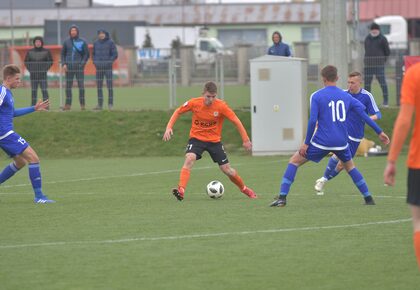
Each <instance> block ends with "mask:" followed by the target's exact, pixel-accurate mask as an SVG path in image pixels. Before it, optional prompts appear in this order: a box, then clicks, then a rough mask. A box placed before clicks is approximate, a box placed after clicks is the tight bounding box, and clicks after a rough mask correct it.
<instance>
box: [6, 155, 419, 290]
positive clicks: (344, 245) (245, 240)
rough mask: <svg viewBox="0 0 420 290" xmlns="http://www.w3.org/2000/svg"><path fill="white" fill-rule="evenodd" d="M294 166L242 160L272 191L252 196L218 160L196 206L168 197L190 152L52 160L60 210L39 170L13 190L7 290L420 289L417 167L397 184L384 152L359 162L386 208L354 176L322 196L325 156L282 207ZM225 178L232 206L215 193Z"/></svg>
mask: <svg viewBox="0 0 420 290" xmlns="http://www.w3.org/2000/svg"><path fill="white" fill-rule="evenodd" d="M287 159H288V158H287V157H258V158H256V157H249V156H236V155H231V156H230V160H231V163H232V165H233V167H234V168H236V169H238V171H239V173H240V175H241V176H242V177H243V178H244V180H245V181H246V183H247V184H248V185H249V186H251V187H253V188H254V189H255V190H256V191H257V193H259V199H257V200H250V199H248V198H246V197H245V196H244V195H243V194H241V193H240V192H239V191H238V190H237V189H236V188H235V187H234V186H233V185H232V184H231V183H230V182H229V181H228V179H227V178H226V177H225V176H223V174H222V173H221V172H220V171H219V170H218V168H217V166H215V165H214V164H213V163H212V162H211V161H210V158H209V157H208V155H205V156H204V158H203V160H201V161H199V162H198V163H197V164H196V166H195V168H194V169H193V171H192V176H191V180H190V185H189V187H188V190H187V192H186V199H185V200H184V201H183V202H178V201H176V200H175V199H174V198H173V197H172V196H171V195H170V193H169V192H170V189H171V187H172V186H173V185H175V184H176V183H177V180H178V174H179V169H180V166H181V165H182V163H183V157H182V156H181V155H180V156H179V157H160V158H159V157H149V158H146V157H143V158H130V159H121V158H109V159H99V158H98V159H73V160H70V159H44V160H43V161H42V172H43V181H44V187H45V191H46V193H47V194H48V195H49V196H50V197H51V198H53V199H55V200H57V203H56V204H51V205H34V204H33V203H32V193H31V187H30V186H29V184H28V179H27V169H24V170H23V172H19V173H18V174H17V176H15V177H14V178H13V179H11V180H10V181H8V182H7V183H5V184H4V185H2V186H1V191H0V289H2V290H5V289H43V290H46V289H182V290H186V289H227V290H228V289H229V290H230V289H381V290H383V289H418V287H419V285H420V277H419V274H418V270H417V266H416V263H415V258H414V254H413V249H412V241H411V239H412V236H411V231H412V230H411V222H410V220H409V217H410V214H409V211H408V209H407V206H406V204H405V199H404V198H405V191H406V190H405V178H406V172H405V169H404V168H405V165H404V160H403V159H404V158H403V159H402V160H400V161H399V164H398V166H399V170H400V171H399V174H398V180H397V182H398V183H397V186H396V187H395V188H391V187H384V186H383V184H382V173H383V169H384V164H385V158H384V157H375V158H357V159H356V164H357V165H358V167H359V168H360V170H361V172H362V173H363V174H364V176H365V179H366V180H367V182H368V185H369V187H370V190H371V191H372V193H373V194H374V196H375V199H376V202H377V205H376V206H364V205H363V199H362V198H361V196H360V195H359V193H358V192H357V190H356V188H355V187H354V186H353V184H352V183H351V180H350V178H349V177H348V176H347V175H346V174H341V175H339V176H338V177H337V178H336V180H334V181H332V182H330V183H329V184H327V188H326V194H325V195H324V196H316V195H315V193H314V190H313V184H314V180H315V179H317V178H318V177H320V175H321V174H322V172H323V169H324V167H325V165H326V159H324V160H323V161H322V162H321V163H320V164H318V165H317V164H314V163H309V164H307V165H305V166H304V167H302V168H301V169H300V170H299V172H298V175H297V178H296V181H295V184H294V185H293V187H292V190H291V193H290V195H289V199H288V205H287V207H285V208H270V207H268V205H269V203H270V202H271V201H272V200H273V197H274V196H275V194H276V192H277V191H278V185H279V181H280V179H281V176H282V174H283V171H284V169H285V166H286V163H287ZM2 164H3V165H5V164H6V163H5V161H3V162H2ZM214 179H218V180H221V181H222V182H223V184H224V185H225V188H226V193H225V195H224V197H223V198H222V199H220V200H212V199H210V198H208V197H207V196H206V194H205V185H206V184H207V183H208V182H209V181H211V180H214Z"/></svg>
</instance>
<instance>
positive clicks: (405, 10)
mask: <svg viewBox="0 0 420 290" xmlns="http://www.w3.org/2000/svg"><path fill="white" fill-rule="evenodd" d="M385 15H400V16H402V17H404V18H406V19H415V18H417V19H420V1H419V0H360V5H359V17H360V20H361V21H367V20H372V19H374V18H377V17H380V16H385Z"/></svg>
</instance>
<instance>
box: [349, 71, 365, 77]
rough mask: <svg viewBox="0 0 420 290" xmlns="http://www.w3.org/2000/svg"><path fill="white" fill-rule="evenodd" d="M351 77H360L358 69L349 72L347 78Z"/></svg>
mask: <svg viewBox="0 0 420 290" xmlns="http://www.w3.org/2000/svg"><path fill="white" fill-rule="evenodd" d="M353 77H360V78H361V77H362V74H361V73H359V72H358V71H353V72H351V73H349V78H353Z"/></svg>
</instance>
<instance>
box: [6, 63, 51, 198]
mask: <svg viewBox="0 0 420 290" xmlns="http://www.w3.org/2000/svg"><path fill="white" fill-rule="evenodd" d="M20 81H21V80H20V69H19V67H17V66H16V65H13V64H10V65H6V66H5V67H4V68H3V84H2V85H1V86H0V148H1V149H3V150H4V152H6V153H7V154H8V155H9V156H10V157H11V158H13V162H12V163H10V164H9V165H7V166H6V167H5V168H4V169H3V171H2V172H1V173H0V184H2V183H4V182H5V181H6V180H8V179H9V178H10V177H12V176H13V175H14V174H15V173H16V172H17V171H18V170H20V169H21V168H22V167H24V166H25V165H26V164H28V167H29V179H30V180H31V184H32V187H33V190H34V193H35V198H34V202H35V203H53V202H54V201H53V200H51V199H48V197H47V196H46V195H44V193H43V192H42V183H41V172H40V169H39V158H38V155H37V154H36V152H35V151H34V150H33V149H32V147H31V146H29V144H28V143H27V142H26V141H25V139H23V138H22V137H21V136H19V135H18V134H17V133H15V132H14V131H13V118H14V117H19V116H23V115H26V114H29V113H32V112H35V111H45V110H47V109H48V106H49V101H48V100H46V101H38V103H37V104H36V105H35V106H32V107H28V108H22V109H16V110H15V108H14V101H13V95H12V91H11V90H12V89H15V88H17V87H18V86H19V84H20Z"/></svg>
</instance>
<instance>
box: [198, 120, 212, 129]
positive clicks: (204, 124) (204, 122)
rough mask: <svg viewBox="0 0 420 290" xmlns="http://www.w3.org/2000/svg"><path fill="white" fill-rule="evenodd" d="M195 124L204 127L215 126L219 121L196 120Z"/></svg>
mask: <svg viewBox="0 0 420 290" xmlns="http://www.w3.org/2000/svg"><path fill="white" fill-rule="evenodd" d="M194 124H195V125H196V126H200V127H203V128H208V127H213V126H215V125H216V124H217V121H210V122H206V121H200V120H194Z"/></svg>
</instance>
